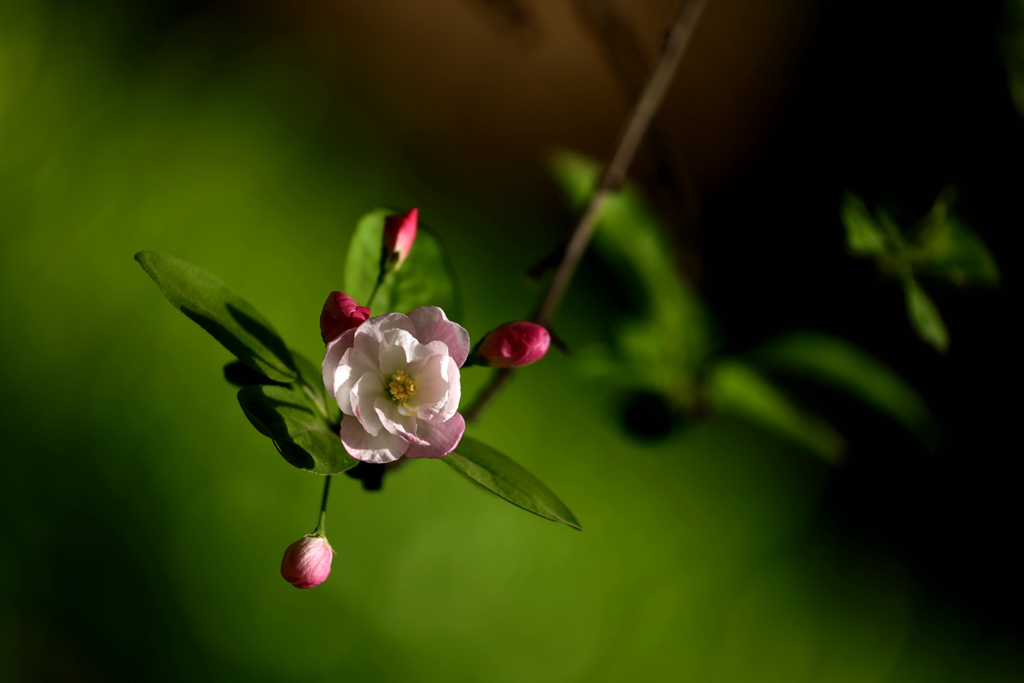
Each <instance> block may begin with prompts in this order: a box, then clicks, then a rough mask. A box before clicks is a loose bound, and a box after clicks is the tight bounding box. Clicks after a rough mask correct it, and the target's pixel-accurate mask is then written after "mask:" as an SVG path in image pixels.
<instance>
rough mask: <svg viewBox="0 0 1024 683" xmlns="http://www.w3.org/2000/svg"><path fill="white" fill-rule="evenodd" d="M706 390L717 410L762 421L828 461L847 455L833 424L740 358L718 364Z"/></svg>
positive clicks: (762, 425) (756, 421)
mask: <svg viewBox="0 0 1024 683" xmlns="http://www.w3.org/2000/svg"><path fill="white" fill-rule="evenodd" d="M705 392H706V393H705V396H706V398H707V401H708V404H709V405H710V407H711V408H712V409H713V410H714V411H715V412H716V413H719V414H726V415H733V416H736V417H740V418H743V419H745V420H747V421H750V422H753V423H755V424H758V425H760V426H761V427H763V428H765V429H767V430H769V431H772V432H775V433H776V434H778V435H780V436H782V437H785V438H787V439H789V440H790V441H792V442H794V443H796V444H799V445H800V446H803V447H804V448H806V449H807V450H809V451H811V452H812V453H814V454H815V455H818V456H819V457H821V458H822V459H824V460H826V461H827V462H833V463H834V462H838V461H839V460H841V459H842V457H843V454H844V450H845V448H846V443H845V441H844V440H843V437H842V436H841V435H840V434H839V433H838V432H837V431H836V430H835V429H834V428H832V426H831V425H829V424H828V423H827V422H825V421H824V420H822V419H821V418H818V417H816V416H815V415H812V414H811V413H809V412H807V411H806V410H804V409H802V408H801V407H800V406H798V405H797V404H796V403H794V402H793V401H792V400H791V399H790V398H789V397H788V396H786V394H785V393H783V392H782V391H781V390H779V389H778V388H777V387H775V386H774V385H773V384H772V383H771V382H770V381H769V380H768V379H766V378H765V377H764V376H763V375H761V374H760V373H759V372H757V371H756V370H755V369H754V368H752V367H751V366H749V365H746V364H744V363H741V362H739V361H736V360H722V361H719V362H717V363H715V364H714V365H713V366H712V367H711V368H710V371H709V377H708V379H707V384H706V385H705Z"/></svg>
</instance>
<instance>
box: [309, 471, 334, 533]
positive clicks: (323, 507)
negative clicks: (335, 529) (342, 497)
mask: <svg viewBox="0 0 1024 683" xmlns="http://www.w3.org/2000/svg"><path fill="white" fill-rule="evenodd" d="M331 477H332V475H330V474H328V475H327V476H326V477H324V497H323V498H322V499H321V500H320V521H319V522H318V523H317V525H316V528H315V529H313V534H314V535H316V536H322V537H324V538H326V537H327V531H326V523H327V495H328V494H329V493H330V491H331Z"/></svg>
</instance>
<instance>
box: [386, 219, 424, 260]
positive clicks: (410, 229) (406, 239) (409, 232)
mask: <svg viewBox="0 0 1024 683" xmlns="http://www.w3.org/2000/svg"><path fill="white" fill-rule="evenodd" d="M419 215H420V210H419V209H418V208H416V207H413V208H411V209H409V211H408V213H402V214H395V215H393V216H388V217H387V218H385V219H384V258H385V259H388V260H391V259H394V266H393V267H394V268H397V267H399V266H400V265H402V262H403V261H405V257H407V256H408V255H409V250H410V249H412V243H413V241H414V240H415V239H416V220H417V219H418V218H419Z"/></svg>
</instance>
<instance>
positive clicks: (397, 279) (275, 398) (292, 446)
mask: <svg viewBox="0 0 1024 683" xmlns="http://www.w3.org/2000/svg"><path fill="white" fill-rule="evenodd" d="M385 215H386V214H385V213H384V212H382V211H375V212H373V213H371V214H368V215H367V216H365V217H364V218H363V219H362V220H361V221H360V223H359V227H358V228H357V229H356V234H355V236H353V238H352V248H351V249H350V250H349V256H348V266H349V277H348V278H346V283H347V284H346V286H348V285H349V284H351V285H354V287H353V288H352V289H351V291H353V292H356V293H358V294H363V291H364V290H365V288H366V287H367V286H369V287H370V289H371V290H372V288H373V283H374V282H376V278H377V275H373V276H372V278H371V277H369V276H368V274H369V273H371V272H373V271H374V268H379V267H380V250H379V246H380V240H381V233H382V229H383V224H384V216H385ZM374 235H375V237H374ZM371 238H373V239H375V240H376V241H377V242H376V243H377V246H378V249H377V253H376V255H374V254H373V250H372V249H371V248H370V239H371ZM417 247H420V248H419V250H418V251H417ZM135 258H136V259H137V260H138V261H139V263H140V264H142V267H143V268H144V269H145V270H146V272H147V273H149V274H150V276H151V277H152V278H153V280H154V281H156V283H157V285H158V286H159V287H160V289H161V290H162V291H163V292H164V294H165V295H166V296H167V298H168V299H169V300H170V302H171V303H172V304H174V306H175V308H177V309H178V310H180V311H181V312H182V313H184V314H185V315H187V316H188V317H189V318H191V319H192V320H194V321H196V322H197V323H199V325H200V326H202V328H203V329H204V330H206V331H207V332H209V333H210V334H211V335H213V336H214V338H216V339H217V340H218V341H220V342H221V343H222V344H223V345H224V346H225V347H226V348H227V349H228V350H229V351H231V352H232V353H234V354H235V355H236V356H238V358H239V359H240V360H241V361H244V363H245V366H244V367H245V368H248V369H249V370H250V372H246V371H245V370H243V369H242V368H240V367H237V366H236V365H235V364H229V365H228V366H227V367H226V368H225V377H226V378H227V379H228V380H229V381H231V382H233V383H235V384H239V385H242V388H241V389H240V390H239V391H238V403H239V405H241V407H242V411H243V412H244V413H245V416H246V417H247V418H248V419H249V422H251V423H252V425H253V426H254V427H256V429H257V430H258V431H259V432H260V433H261V434H263V435H264V436H266V437H268V438H269V439H270V440H271V441H272V442H273V443H274V446H275V447H276V448H277V450H278V452H279V453H280V454H281V455H282V456H283V457H284V459H285V460H286V461H287V462H288V463H289V464H291V465H293V466H294V467H297V468H299V469H301V470H305V471H307V472H312V473H314V474H324V475H328V474H338V473H340V472H344V471H346V470H348V469H351V468H353V467H355V466H356V464H357V463H358V461H356V460H355V459H353V458H352V457H351V456H349V454H348V453H347V452H346V451H345V447H344V446H343V445H342V443H341V439H340V438H339V435H338V425H339V424H340V423H341V414H340V412H339V410H338V406H337V403H336V402H335V401H334V399H333V397H330V396H328V395H327V392H326V389H325V388H324V384H323V379H322V375H321V372H320V368H318V367H317V366H316V365H315V364H314V363H313V362H312V361H310V360H309V359H308V358H306V357H305V356H303V355H302V354H300V353H298V352H296V351H291V350H289V349H288V347H287V346H286V345H285V343H284V340H282V339H281V337H280V336H279V335H278V334H277V332H275V331H274V329H273V327H272V326H271V325H270V323H269V322H268V321H267V320H266V319H265V318H263V316H261V315H260V314H259V313H258V312H257V311H256V309H255V308H254V307H253V306H252V305H251V304H249V303H248V302H247V301H245V300H244V299H242V298H241V297H239V296H238V295H237V294H235V293H234V292H232V291H231V290H230V289H228V288H227V287H226V286H224V285H223V284H222V283H221V282H220V281H219V280H217V279H216V278H214V277H213V276H211V275H209V274H207V273H205V272H204V271H202V270H200V269H199V268H196V267H195V266H193V265H191V264H189V263H186V262H185V261H182V260H181V259H177V258H174V257H173V256H167V255H166V254H159V253H156V252H152V251H144V252H139V253H138V254H136V256H135ZM374 264H376V265H374ZM410 266H411V268H410ZM353 273H354V275H352V274H353ZM371 280H372V281H371ZM356 287H362V288H363V289H356ZM432 287H433V288H432ZM380 290H381V291H380V292H378V294H377V297H378V300H379V301H383V302H386V303H387V305H386V306H382V308H384V310H387V311H390V310H392V309H391V306H395V307H396V308H397V309H398V310H401V311H403V312H404V311H408V310H411V309H413V308H416V307H417V306H423V305H428V304H436V300H435V299H432V298H429V297H432V296H433V295H435V294H437V295H438V296H440V297H441V298H442V299H443V298H444V296H445V293H447V294H448V295H450V296H454V292H455V282H454V278H452V277H450V271H449V270H448V268H447V265H446V262H445V260H444V255H443V253H442V252H441V247H440V245H439V244H438V242H437V240H435V239H434V238H433V237H431V236H429V234H425V233H422V232H421V233H420V234H419V235H417V238H416V242H415V244H414V247H413V249H412V251H410V253H409V258H408V259H407V260H406V262H405V264H403V266H402V268H401V269H399V270H398V271H395V272H392V273H391V274H390V275H389V276H388V278H387V279H386V280H385V281H384V285H382V286H381V288H380ZM365 294H366V298H368V297H369V291H366V292H365ZM364 300H365V299H364ZM251 371H255V372H251ZM445 461H446V462H448V464H449V465H451V466H452V467H453V468H455V469H456V470H458V471H459V472H461V473H462V474H464V475H465V476H466V477H468V478H469V479H471V480H473V481H474V482H476V483H477V484H479V485H481V486H483V487H484V488H485V489H487V490H489V491H491V492H493V493H495V494H497V495H498V496H500V497H501V498H503V499H505V500H507V501H508V502H510V503H512V504H513V505H517V506H519V507H521V508H523V509H524V510H528V511H530V512H532V513H534V514H537V515H540V516H541V517H544V518H545V519H550V520H553V521H556V522H561V523H563V524H568V525H569V526H571V527H574V528H576V529H581V527H580V525H579V522H577V521H576V518H575V517H574V516H573V514H572V512H570V511H569V509H568V508H567V507H565V505H564V504H563V503H562V501H560V500H559V499H558V497H557V496H555V494H553V493H552V492H551V491H550V489H548V488H547V487H546V486H544V484H542V483H541V482H540V481H538V480H537V478H536V477H534V476H533V475H532V474H530V473H529V472H527V471H526V470H525V469H523V468H522V467H520V466H519V465H517V464H516V463H515V462H513V461H512V460H510V459H509V458H508V457H506V456H504V455H502V454H501V453H499V452H498V451H496V450H494V449H493V448H490V447H488V446H485V445H484V444H482V443H480V442H479V441H476V440H475V439H472V438H470V437H464V438H463V440H462V443H461V444H460V445H459V447H458V450H457V452H456V453H451V454H449V455H448V456H446V457H445Z"/></svg>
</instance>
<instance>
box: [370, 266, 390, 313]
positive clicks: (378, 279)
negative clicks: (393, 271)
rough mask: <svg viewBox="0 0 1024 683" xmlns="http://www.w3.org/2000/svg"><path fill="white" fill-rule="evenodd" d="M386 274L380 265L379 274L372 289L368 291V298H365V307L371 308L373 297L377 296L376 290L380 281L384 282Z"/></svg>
mask: <svg viewBox="0 0 1024 683" xmlns="http://www.w3.org/2000/svg"><path fill="white" fill-rule="evenodd" d="M386 276H387V272H386V271H385V270H384V267H383V266H381V269H380V275H378V276H377V282H376V283H374V285H373V291H371V292H370V298H369V299H367V300H366V307H367V308H371V307H372V306H373V297H375V296H377V290H378V289H380V286H381V283H383V282H384V278H385V277H386Z"/></svg>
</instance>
